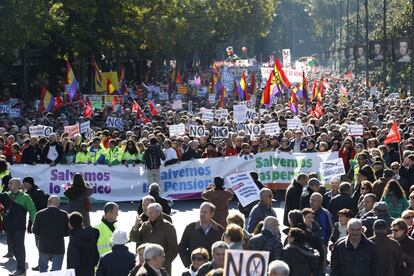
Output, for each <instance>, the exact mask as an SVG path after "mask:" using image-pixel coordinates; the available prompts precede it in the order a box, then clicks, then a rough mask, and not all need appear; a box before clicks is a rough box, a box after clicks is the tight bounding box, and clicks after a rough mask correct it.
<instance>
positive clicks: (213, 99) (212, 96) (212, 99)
mask: <svg viewBox="0 0 414 276" xmlns="http://www.w3.org/2000/svg"><path fill="white" fill-rule="evenodd" d="M208 102H209V103H211V104H214V103H215V102H216V95H215V94H213V93H211V94H209V95H208Z"/></svg>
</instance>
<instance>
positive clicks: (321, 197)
mask: <svg viewBox="0 0 414 276" xmlns="http://www.w3.org/2000/svg"><path fill="white" fill-rule="evenodd" d="M312 197H316V198H318V199H319V201H320V202H322V201H323V196H322V195H321V194H320V193H318V192H314V193H313V194H312V195H311V198H312Z"/></svg>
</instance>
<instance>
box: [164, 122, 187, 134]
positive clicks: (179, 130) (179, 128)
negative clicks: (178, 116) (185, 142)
mask: <svg viewBox="0 0 414 276" xmlns="http://www.w3.org/2000/svg"><path fill="white" fill-rule="evenodd" d="M168 129H169V131H170V137H173V136H179V135H183V134H184V133H185V125H184V124H178V125H171V126H169V127H168Z"/></svg>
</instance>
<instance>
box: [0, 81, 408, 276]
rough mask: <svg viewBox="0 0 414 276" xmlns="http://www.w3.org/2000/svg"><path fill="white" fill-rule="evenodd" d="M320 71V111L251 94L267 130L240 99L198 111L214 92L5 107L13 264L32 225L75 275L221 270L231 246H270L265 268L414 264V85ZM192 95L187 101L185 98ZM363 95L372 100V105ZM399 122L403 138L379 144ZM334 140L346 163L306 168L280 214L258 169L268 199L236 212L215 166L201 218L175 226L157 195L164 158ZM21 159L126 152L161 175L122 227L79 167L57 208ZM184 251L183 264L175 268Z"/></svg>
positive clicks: (20, 262)
mask: <svg viewBox="0 0 414 276" xmlns="http://www.w3.org/2000/svg"><path fill="white" fill-rule="evenodd" d="M321 83H322V85H323V86H324V90H325V93H324V95H323V97H320V98H319V101H320V100H321V99H322V100H323V101H321V103H322V110H321V112H319V115H315V113H314V112H308V110H305V109H304V107H303V106H300V107H299V111H298V112H297V113H296V112H294V111H293V110H292V109H291V108H289V107H288V106H287V105H286V103H284V101H285V102H286V99H285V98H284V97H283V96H281V97H280V100H279V101H278V102H276V103H274V104H272V105H271V106H270V107H268V108H266V109H265V108H264V107H263V106H260V104H259V101H260V96H259V95H256V97H254V98H255V100H254V101H255V102H254V103H253V104H254V106H257V107H256V109H257V114H258V116H257V117H256V118H253V119H252V120H251V122H252V123H255V124H259V125H264V124H266V123H278V125H279V127H280V133H279V134H278V135H272V136H270V135H267V134H266V133H265V132H264V131H262V132H261V133H260V135H258V136H252V135H247V134H246V132H245V131H244V130H240V129H237V127H236V125H237V124H235V123H234V119H233V112H232V111H231V110H232V105H233V104H234V103H236V102H237V101H236V99H235V100H234V102H231V101H229V102H227V103H225V106H224V107H226V108H228V110H229V111H230V112H229V114H228V116H225V117H222V118H214V119H213V120H212V121H206V120H203V118H202V117H201V113H200V108H201V107H212V106H214V105H213V104H211V103H208V102H207V101H206V100H205V99H204V100H196V99H193V98H191V97H190V96H184V97H183V98H182V101H183V103H184V107H183V109H184V110H188V111H180V110H178V111H177V110H172V109H171V104H170V103H168V102H166V103H165V102H164V103H162V104H157V105H156V107H155V108H157V109H158V112H154V111H153V110H152V108H151V107H150V106H147V107H145V108H144V109H143V112H142V113H141V114H140V116H137V112H136V111H134V112H132V110H131V108H130V107H131V106H132V99H131V98H129V97H125V99H124V101H123V103H122V107H123V108H122V111H121V112H118V111H115V110H112V109H111V107H110V106H106V107H104V110H102V111H98V110H97V111H96V112H95V113H94V115H93V117H91V118H84V117H82V116H80V115H81V114H83V113H82V110H79V108H78V107H77V104H78V102H75V101H73V102H67V101H65V102H64V105H63V108H60V109H59V110H57V111H55V112H51V113H47V114H44V117H41V116H40V114H37V113H36V110H35V108H34V107H33V106H29V105H27V106H26V105H24V104H23V103H18V104H17V105H19V106H21V110H22V115H21V117H19V118H17V119H16V118H15V119H12V118H10V117H5V116H3V115H1V116H0V117H1V118H0V119H4V121H2V123H3V125H2V127H0V156H1V158H0V179H1V180H2V184H1V186H0V190H1V192H2V193H0V204H1V211H2V223H1V226H2V229H1V230H4V232H5V233H6V235H7V248H8V252H7V254H6V255H5V257H9V258H15V259H16V271H15V272H14V273H13V274H11V275H24V274H25V271H26V267H25V244H24V238H25V233H26V231H27V232H28V233H33V234H34V235H35V239H36V245H37V247H38V250H39V262H38V267H36V269H38V270H39V271H40V272H46V271H47V270H48V262H49V261H51V262H52V270H60V269H61V268H62V266H63V259H64V258H63V257H64V255H65V254H66V256H67V258H66V259H67V264H66V267H67V268H74V269H75V271H76V275H94V274H95V273H96V275H139V276H143V275H158V276H159V275H181V273H183V274H182V275H197V276H204V275H210V276H211V275H223V268H224V256H225V251H226V250H228V249H241V250H256V251H268V252H269V266H268V270H269V271H268V273H269V275H271V276H276V275H277V276H285V275H292V276H295V275H312V276H318V275H325V274H326V273H330V275H333V276H339V275H347V276H348V275H349V276H352V275H373V276H374V275H375V276H376V275H384V276H385V275H407V276H408V275H410V276H411V275H413V273H414V244H413V243H414V240H413V237H414V233H413V232H414V231H413V229H414V224H413V218H414V118H413V117H412V116H413V115H414V98H405V99H404V98H401V99H390V98H388V97H387V96H388V94H390V91H387V90H386V89H384V88H383V87H382V86H381V84H377V85H376V86H375V87H376V91H377V92H376V93H375V94H373V93H371V92H370V90H368V88H367V87H365V86H364V84H363V81H362V80H361V79H359V78H355V79H349V78H345V77H341V76H337V75H335V74H331V75H326V76H325V77H324V78H323V80H321ZM344 90H346V93H345V92H344ZM259 94H260V93H259ZM139 96H140V97H139V98H137V99H136V102H138V104H140V105H142V106H144V105H145V103H146V102H147V98H146V97H147V93H146V91H145V90H144V91H142V93H140V95H139ZM4 97H7V94H6V95H3V100H4V101H7V100H9V99H8V98H4ZM189 100H191V101H192V102H191V104H192V106H193V109H187V107H188V104H189ZM367 100H368V101H370V102H372V104H373V106H372V107H369V106H367V105H365V104H364V102H366V101H367ZM315 101H316V98H315ZM317 104H318V103H316V102H313V103H312V105H311V107H310V109H311V110H312V108H315V105H317ZM259 106H260V108H259ZM211 109H212V110H213V111H214V107H212V108H211ZM108 116H113V117H119V118H122V120H123V122H124V129H123V130H116V129H113V128H107V127H105V118H106V117H108ZM294 117H297V118H299V119H300V120H302V122H303V123H306V124H311V125H313V126H314V129H315V135H313V136H310V137H305V136H304V135H303V133H302V130H301V129H294V130H289V129H287V119H291V118H294ZM89 119H90V123H91V128H93V129H94V130H95V131H96V137H95V138H91V139H88V138H86V137H85V135H83V134H76V135H74V136H73V137H70V135H69V133H65V132H64V131H63V129H64V128H63V126H64V125H71V124H74V123H75V122H80V123H81V122H84V121H86V120H89ZM144 119H145V120H144ZM178 123H183V124H184V125H186V127H187V130H186V132H185V133H184V134H183V135H170V134H169V131H168V126H169V125H174V124H178ZM394 123H396V124H397V125H398V132H399V133H400V141H397V142H395V141H394V142H393V143H385V142H384V141H385V140H386V137H387V134H388V133H389V132H390V130H391V126H392V125H393V124H394ZM37 124H43V125H48V126H52V127H53V129H54V133H52V134H50V135H48V136H47V137H31V136H30V133H29V126H33V125H37ZM350 124H360V125H362V126H363V128H364V129H363V133H362V135H360V136H353V135H350V134H349V133H348V128H347V126H349V125H350ZM189 125H204V126H205V128H206V135H205V136H204V137H191V136H190V135H189V133H188V126H189ZM213 126H227V127H228V128H229V130H230V132H229V136H228V138H225V139H215V138H214V137H213V136H212V127H213ZM327 151H330V152H338V157H339V158H341V159H342V160H343V163H344V168H345V172H346V173H345V174H344V175H342V176H339V177H334V178H332V179H330V181H329V183H327V184H329V185H325V184H324V182H325V181H324V180H323V179H321V177H320V174H319V173H318V172H310V173H303V172H299V173H298V174H297V175H296V176H295V177H294V179H293V180H292V183H291V184H290V185H289V187H288V188H287V190H286V195H285V204H284V216H283V218H281V217H277V215H276V212H275V210H274V209H273V207H272V202H273V200H274V197H275V191H274V190H271V189H269V188H267V187H266V184H267V183H265V184H263V183H261V181H260V177H259V175H258V173H257V172H251V173H250V174H251V177H252V179H253V180H254V182H255V183H256V185H257V187H258V189H259V190H260V194H259V197H260V200H259V201H256V202H252V203H251V204H249V205H247V206H242V205H241V204H239V205H238V207H239V211H237V212H234V211H232V210H230V212H229V202H230V201H232V200H237V198H236V197H235V196H234V194H233V191H231V190H230V189H227V188H226V187H225V185H224V179H223V177H222V176H217V177H215V178H214V183H211V185H209V186H208V187H206V189H205V190H204V191H203V192H202V194H201V197H202V198H203V200H204V201H205V202H203V203H201V205H200V209H199V210H200V217H199V220H197V221H195V222H192V223H190V224H188V225H187V226H186V227H185V230H184V233H183V234H182V236H181V237H178V236H177V234H176V229H175V226H174V224H176V223H182V222H177V221H174V219H173V218H172V217H171V216H170V215H171V202H169V201H168V200H167V199H165V198H163V197H162V189H160V186H159V185H160V184H161V179H160V168H161V167H162V166H169V165H172V164H175V163H177V162H181V161H191V160H194V159H199V158H218V157H227V156H237V155H239V156H243V155H245V156H252V155H255V154H257V153H261V152H274V153H275V154H277V153H278V152H290V153H297V152H302V153H311V152H327ZM19 163H23V164H28V165H33V166H35V165H36V164H49V165H50V166H56V165H59V164H95V165H97V164H99V165H107V166H116V165H123V166H127V167H130V169H131V170H134V169H135V168H134V166H135V165H137V164H141V163H142V164H144V165H145V168H146V170H147V171H148V174H147V175H148V182H149V183H153V184H151V185H150V187H149V193H148V195H146V196H145V197H144V198H142V199H141V200H140V201H139V207H138V210H137V216H136V218H135V222H134V223H133V225H131V229H128V230H125V229H118V228H117V225H116V221H117V216H118V211H119V206H118V204H117V203H114V202H107V203H106V204H105V207H104V210H103V211H104V215H103V217H102V219H101V221H100V223H99V224H97V225H91V220H90V217H89V212H90V211H91V201H90V197H91V195H92V193H93V190H92V188H91V187H90V185H89V184H88V183H87V182H86V181H85V180H84V179H83V176H82V174H79V173H78V174H75V175H74V176H73V179H72V184H71V185H70V186H69V187H68V188H67V189H66V191H65V192H64V196H65V197H66V198H67V199H68V204H67V206H65V208H63V209H65V210H63V209H62V208H61V206H60V198H59V197H57V196H55V195H51V196H49V195H48V194H47V193H45V192H44V191H42V190H41V189H40V188H39V187H38V186H37V185H36V183H35V181H34V179H33V176H30V171H28V176H27V177H25V178H24V179H22V180H20V179H19V178H16V177H15V176H13V175H12V174H11V173H10V167H11V166H14V165H15V164H19ZM27 213H29V223H28V225H26V216H27ZM66 236H69V244H68V246H67V249H66V248H65V243H64V238H65V237H66ZM129 241H132V242H135V243H136V252H129V250H128V247H127V246H125V244H126V243H128V242H129ZM177 256H179V258H180V259H181V261H182V263H183V265H184V266H185V267H186V268H187V269H188V271H185V272H182V271H172V262H173V261H174V259H175V258H176V257H177Z"/></svg>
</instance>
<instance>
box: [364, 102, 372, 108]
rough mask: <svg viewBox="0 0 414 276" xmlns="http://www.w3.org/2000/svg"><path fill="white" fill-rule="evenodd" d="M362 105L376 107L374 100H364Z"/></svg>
mask: <svg viewBox="0 0 414 276" xmlns="http://www.w3.org/2000/svg"><path fill="white" fill-rule="evenodd" d="M362 106H363V107H365V106H366V107H368V108H369V109H373V108H374V103H373V102H371V101H363V102H362Z"/></svg>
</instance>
